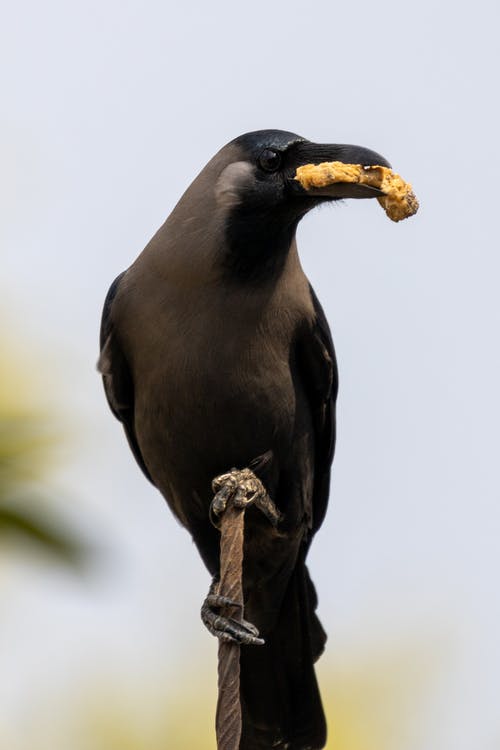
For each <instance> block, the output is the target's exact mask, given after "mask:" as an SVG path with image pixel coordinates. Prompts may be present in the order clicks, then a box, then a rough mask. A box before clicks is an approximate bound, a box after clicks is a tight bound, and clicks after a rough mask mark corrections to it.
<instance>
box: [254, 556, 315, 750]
mask: <svg viewBox="0 0 500 750" xmlns="http://www.w3.org/2000/svg"><path fill="white" fill-rule="evenodd" d="M316 606H317V597H316V591H315V589H314V585H313V583H312V581H311V579H310V577H309V573H308V570H307V567H306V565H305V563H304V561H303V559H301V558H300V557H299V560H298V561H297V564H296V566H295V569H294V572H293V573H292V576H291V577H290V580H289V583H288V586H287V588H286V592H285V595H284V598H283V601H282V605H281V607H280V611H279V615H278V619H277V620H276V622H275V623H274V625H273V627H272V629H271V630H270V632H263V633H261V634H262V635H263V636H264V637H265V640H266V642H265V645H264V646H243V647H242V648H241V656H240V661H241V678H240V679H241V704H242V714H243V730H242V738H241V742H240V750H269V749H270V748H277V749H279V750H319V748H323V747H324V746H325V743H326V722H325V715H324V712H323V707H322V704H321V697H320V694H319V688H318V683H317V681H316V675H315V672H314V662H315V661H316V659H318V657H319V656H320V654H321V653H322V651H323V648H324V644H325V641H326V634H325V632H324V630H323V628H322V626H321V623H320V621H319V620H318V618H317V616H316V614H315V609H316ZM251 614H252V613H251V612H248V616H249V618H251Z"/></svg>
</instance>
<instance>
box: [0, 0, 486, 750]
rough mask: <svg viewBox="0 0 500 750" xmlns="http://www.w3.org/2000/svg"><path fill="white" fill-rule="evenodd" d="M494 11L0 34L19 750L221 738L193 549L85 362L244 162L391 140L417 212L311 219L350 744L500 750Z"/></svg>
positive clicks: (336, 638) (6, 424) (333, 699)
mask: <svg viewBox="0 0 500 750" xmlns="http://www.w3.org/2000/svg"><path fill="white" fill-rule="evenodd" d="M498 15H499V14H498V6H497V5H496V4H495V3H493V2H485V1H484V0H478V2H476V3H474V4H464V3H458V4H455V3H453V4H452V3H442V4H440V5H438V4H435V3H431V2H428V1H426V0H424V1H423V2H420V3H419V4H417V5H414V6H411V5H409V4H407V5H404V4H402V3H399V2H398V3H396V2H392V1H390V2H385V3H367V2H366V3H356V4H342V5H340V4H338V3H327V2H322V1H321V0H320V1H319V2H316V3H314V4H313V5H310V6H306V5H305V4H304V3H298V2H293V0H291V1H290V2H287V3H285V2H276V3H274V4H273V3H267V2H266V3H264V2H261V0H256V1H254V2H253V3H252V4H250V5H242V4H239V5H238V4H235V3H229V2H225V1H223V2H218V3H210V4H202V3H195V2H193V1H192V0H187V1H186V2H184V3H179V4H173V3H170V4H169V3H167V4H165V3H160V2H153V1H150V0H145V1H143V2H138V0H122V2H117V0H108V1H107V2H97V1H96V0H87V1H86V2H85V3H84V2H73V3H65V2H62V0H59V1H58V0H47V1H46V2H45V3H36V2H34V0H19V2H17V3H15V4H13V3H11V4H9V5H8V7H6V8H5V9H4V13H3V19H2V28H1V31H0V37H1V38H0V55H1V66H0V77H1V91H2V97H1V109H2V117H1V124H0V160H1V165H2V166H1V173H0V190H1V206H2V211H1V213H2V220H1V229H0V247H1V260H2V274H1V278H0V312H1V320H2V326H1V328H0V342H1V347H2V350H1V354H2V356H1V363H0V586H1V599H0V602H1V603H0V665H1V667H0V747H1V748H2V749H3V748H5V749H6V750H45V749H47V750H48V749H49V748H50V750H143V749H147V750H165V749H166V748H179V749H181V750H182V749H184V748H192V749H193V750H195V749H196V748H200V750H201V748H213V747H214V746H215V740H214V733H213V729H212V725H213V722H214V711H215V699H216V689H215V682H216V680H215V674H216V672H215V670H216V643H215V640H214V639H211V638H210V636H209V635H208V634H207V633H206V632H205V631H204V628H203V627H202V625H201V622H200V619H199V607H200V604H201V601H202V599H203V597H204V596H205V594H206V591H207V587H208V583H209V580H208V574H207V573H206V572H205V570H204V569H203V567H202V564H201V562H200V560H199V558H198V555H197V553H196V550H195V549H194V547H193V545H192V543H191V541H190V539H189V537H188V535H187V533H186V532H185V531H184V530H183V529H181V528H180V527H179V526H178V525H177V524H176V523H175V522H174V520H173V518H172V516H171V514H170V512H169V510H168V508H167V507H166V505H165V503H164V501H163V500H162V498H161V497H160V495H159V494H158V493H157V492H156V491H155V490H154V489H153V488H152V487H151V486H149V485H148V483H147V482H146V480H145V479H144V477H143V476H142V474H141V473H140V471H139V470H138V468H137V466H136V464H135V462H134V460H133V458H132V456H131V454H130V451H129V449H128V447H127V445H126V441H125V439H124V436H123V434H122V430H121V428H120V425H119V424H118V423H117V422H116V421H115V420H114V419H113V418H112V416H111V414H110V412H109V411H108V408H107V405H106V404H105V400H104V396H103V393H102V388H101V383H100V379H99V377H98V376H97V373H96V371H95V362H96V360H97V354H98V349H97V336H98V328H99V319H100V313H101V307H102V302H103V300H104V296H105V294H106V291H107V289H108V287H109V285H110V283H111V281H112V280H113V278H114V277H115V276H116V275H117V274H118V273H119V272H120V271H121V270H123V269H124V268H126V267H127V266H128V265H129V264H130V262H131V261H132V260H133V259H134V258H135V257H136V255H137V254H138V253H139V251H140V250H141V249H142V247H143V246H144V245H145V244H146V242H147V241H148V240H149V238H150V236H151V235H152V234H153V233H154V231H155V230H156V229H157V227H158V226H159V225H160V224H161V223H162V222H163V221H164V219H165V218H166V216H167V215H168V213H169V212H170V210H171V209H172V207H173V206H174V204H175V202H176V201H177V199H178V198H179V196H180V194H181V193H182V191H183V190H184V189H185V188H186V187H187V185H188V184H189V183H190V182H191V180H192V179H193V178H194V176H195V175H196V174H197V172H198V171H199V170H200V168H201V167H202V166H203V165H204V164H205V163H206V162H207V161H208V159H209V158H210V157H211V156H212V155H213V153H215V151H217V150H218V149H219V148H220V147H221V146H222V145H223V144H224V143H225V142H227V141H228V140H230V139H232V138H233V137H235V136H236V135H239V134H240V133H243V132H246V131H249V130H254V129H260V128H282V129H286V130H292V131H295V132H298V133H300V134H301V135H304V136H306V137H307V138H309V139H311V140H315V141H319V142H339V143H342V142H348V143H349V142H350V143H357V144H360V145H363V146H367V147H370V148H373V149H375V150H377V151H378V152H380V153H382V154H383V155H384V156H386V157H387V158H388V159H389V160H390V161H391V162H392V164H393V165H394V167H395V169H396V170H397V171H398V172H400V173H401V174H402V175H403V177H405V178H406V179H407V180H409V181H411V182H412V183H413V185H414V188H415V190H416V193H417V195H418V197H419V199H420V202H421V210H420V212H419V214H418V215H417V216H416V217H415V218H413V219H411V220H410V221H407V222H403V223H402V224H398V225H395V224H392V223H391V222H389V221H388V220H387V218H386V217H385V215H384V213H383V211H381V210H380V208H379V207H378V206H377V204H376V203H375V202H372V201H357V202H356V201H353V202H346V203H344V204H342V205H336V206H334V207H331V208H329V209H325V210H322V211H317V212H315V213H313V214H312V215H310V216H308V217H307V218H306V219H305V220H304V222H303V223H302V225H301V226H300V229H299V236H298V241H299V248H300V250H301V257H302V261H303V265H304V267H305V269H306V271H307V273H308V275H309V276H310V278H311V281H312V283H313V285H314V286H315V288H316V291H317V293H318V296H319V297H320V299H321V301H322V303H323V306H324V308H325V310H326V313H327V316H328V318H329V320H330V322H331V325H332V329H333V334H334V339H335V343H336V348H337V356H338V360H339V368H340V378H341V387H340V397H339V410H338V413H339V440H338V449H337V455H336V460H335V465H334V472H333V479H332V497H331V505H330V511H329V515H328V517H327V520H326V522H325V524H324V526H323V528H322V530H321V532H320V533H319V534H318V536H317V539H316V543H315V545H313V548H312V552H311V555H310V569H311V572H312V576H313V579H314V580H315V582H316V585H317V588H318V591H319V597H320V608H319V614H320V617H321V619H322V621H323V624H324V626H325V628H326V630H327V631H328V633H329V641H328V646H327V651H326V653H325V655H324V656H323V657H322V659H321V661H320V663H319V665H318V670H319V676H320V683H321V686H322V691H323V694H324V698H325V705H326V709H327V714H328V721H329V732H330V734H329V745H328V747H329V748H332V749H333V750H379V748H384V750H392V749H393V748H394V750H396V749H397V750H428V748H439V750H462V749H464V750H465V748H474V749H475V748H481V749H482V750H489V749H490V748H499V747H500V716H499V712H498V694H499V678H498V675H499V670H500V646H499V639H498V633H499V632H500V602H499V596H498V569H499V562H500V552H499V532H500V511H499V499H500V497H499V483H498V463H499V462H498V438H499V424H500V409H499V397H498V384H499V382H500V377H499V376H500V372H499V370H500V355H499V349H498V333H497V332H498V326H499V322H500V321H499V308H498V289H499V281H498V278H499V271H500V263H499V260H498V239H497V235H498V230H497V215H498V208H497V206H496V201H497V196H496V189H497V188H496V181H497V175H498V166H499V164H498V161H499V158H498V148H497V147H496V146H495V145H494V144H495V142H496V139H497V138H498V125H499V117H498V96H497V89H498V84H497V72H498V62H499V61H498V44H497V31H498V22H499V18H498Z"/></svg>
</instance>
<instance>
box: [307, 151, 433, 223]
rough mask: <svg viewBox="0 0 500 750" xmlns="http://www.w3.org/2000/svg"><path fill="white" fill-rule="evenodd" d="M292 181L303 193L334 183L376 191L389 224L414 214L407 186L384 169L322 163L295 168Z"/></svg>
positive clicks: (415, 203)
mask: <svg viewBox="0 0 500 750" xmlns="http://www.w3.org/2000/svg"><path fill="white" fill-rule="evenodd" d="M295 179H296V180H298V181H299V182H300V184H301V185H302V187H303V188H304V190H312V189H314V188H326V187H328V186H329V185H333V184H335V183H355V184H358V185H366V186H367V187H370V188H376V189H377V190H380V191H381V192H382V193H384V195H380V196H378V198H377V199H378V202H379V203H380V205H381V206H382V207H383V209H384V210H385V212H386V214H387V216H388V217H389V219H392V221H401V219H407V218H408V217H409V216H413V214H415V213H416V212H417V211H418V200H417V198H416V197H415V193H414V192H413V190H412V187H411V185H410V184H409V183H407V182H405V181H404V180H403V179H402V178H401V177H400V176H399V175H398V174H396V173H395V172H393V171H392V169H388V167H380V166H370V167H364V166H363V165H362V164H344V162H341V161H326V162H323V163H322V164H305V165H304V166H302V167H298V169H297V172H296V174H295Z"/></svg>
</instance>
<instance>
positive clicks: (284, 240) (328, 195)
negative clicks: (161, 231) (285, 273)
mask: <svg viewBox="0 0 500 750" xmlns="http://www.w3.org/2000/svg"><path fill="white" fill-rule="evenodd" d="M331 161H340V162H344V163H347V164H361V165H363V166H372V165H377V164H378V165H380V166H390V165H389V164H388V162H387V161H386V159H384V158H383V157H382V156H380V154H377V153H375V152H374V151H370V150H369V149H366V148H362V147H360V146H348V145H344V144H328V145H327V144H320V143H311V142H310V141H307V140H306V139H305V138H302V137H301V136H299V135H296V134H295V133H288V132H286V131H282V130H258V131H255V132H252V133H246V134H245V135H241V136H239V137H238V138H236V139H235V140H233V141H231V142H230V143H228V144H227V145H226V146H224V148H222V149H221V150H220V151H219V152H218V153H217V154H216V155H215V156H214V158H213V159H212V160H211V161H210V162H209V163H208V164H207V166H206V167H205V169H204V170H203V171H202V172H201V174H200V175H199V177H198V178H197V180H195V182H194V183H193V185H192V186H191V188H190V189H189V190H188V191H187V192H186V194H185V197H186V198H188V199H189V205H190V210H191V211H193V210H195V209H196V206H198V207H199V210H200V211H207V205H206V204H207V203H208V204H209V205H210V208H209V210H208V212H209V213H210V216H205V218H206V220H207V222H208V221H209V220H210V221H212V220H213V217H216V223H217V226H218V228H220V229H221V232H222V234H223V241H222V242H221V243H220V244H221V245H222V250H221V254H220V260H221V263H222V264H223V265H224V267H225V268H226V270H227V271H228V273H230V274H231V275H233V277H235V278H240V279H251V278H255V277H256V276H262V275H270V274H272V273H273V269H274V270H276V271H279V268H280V267H282V265H283V262H284V259H285V258H286V255H287V252H288V249H289V248H290V245H291V243H292V241H293V238H294V236H295V231H296V228H297V224H298V222H299V221H300V219H301V218H302V217H303V216H304V215H305V214H306V213H307V212H308V211H309V210H310V209H311V208H314V206H317V205H318V204H320V203H325V202H327V201H334V200H338V199H340V198H371V197H376V196H377V195H380V191H378V190H377V189H375V188H370V187H367V186H365V185H357V184H349V183H340V182H337V183H335V184H333V185H330V186H328V187H327V188H321V189H311V190H307V191H306V190H305V189H304V188H303V187H302V186H301V184H300V182H298V181H297V180H296V179H295V174H296V170H297V168H298V167H300V166H303V165H305V164H320V163H321V162H331ZM207 231H208V232H209V231H210V229H209V228H208V225H207Z"/></svg>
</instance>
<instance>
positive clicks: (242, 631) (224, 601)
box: [201, 580, 264, 646]
mask: <svg viewBox="0 0 500 750" xmlns="http://www.w3.org/2000/svg"><path fill="white" fill-rule="evenodd" d="M216 587H217V581H216V580H214V581H213V582H212V585H211V586H210V591H209V592H208V595H207V597H206V599H205V601H204V602H203V604H202V607H201V619H202V621H203V624H204V625H205V627H206V628H207V630H208V631H209V632H210V633H211V634H212V635H215V636H216V637H217V638H218V639H219V640H220V641H225V642H226V643H238V644H239V645H241V646H262V645H263V644H264V639H263V638H259V631H258V630H257V628H256V627H255V625H253V624H252V623H251V622H248V621H247V620H243V619H242V620H235V619H233V618H232V617H224V616H223V615H221V614H219V612H217V611H216V610H218V609H221V608H222V607H236V608H238V609H241V608H242V606H243V605H242V604H240V603H239V602H234V601H233V600H232V599H229V598H228V597H227V596H220V594H217V593H215V590H216Z"/></svg>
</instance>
